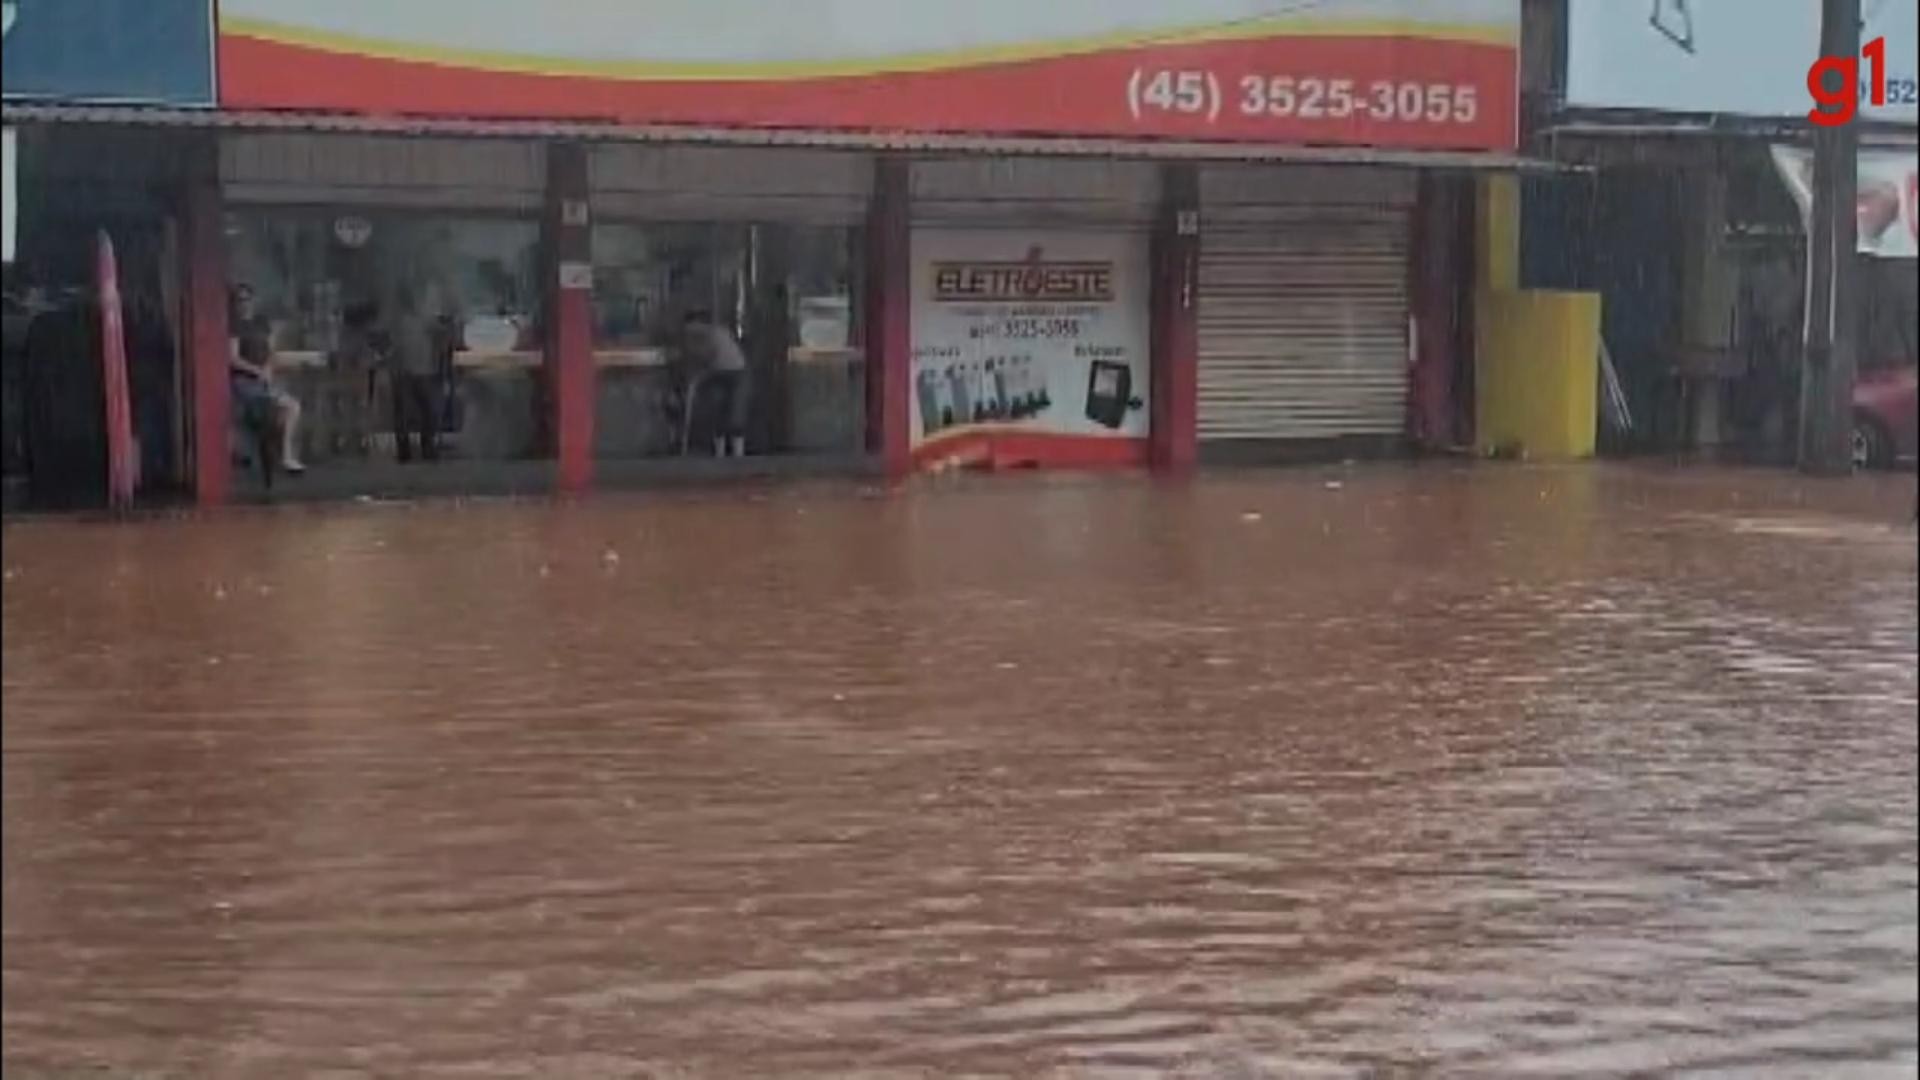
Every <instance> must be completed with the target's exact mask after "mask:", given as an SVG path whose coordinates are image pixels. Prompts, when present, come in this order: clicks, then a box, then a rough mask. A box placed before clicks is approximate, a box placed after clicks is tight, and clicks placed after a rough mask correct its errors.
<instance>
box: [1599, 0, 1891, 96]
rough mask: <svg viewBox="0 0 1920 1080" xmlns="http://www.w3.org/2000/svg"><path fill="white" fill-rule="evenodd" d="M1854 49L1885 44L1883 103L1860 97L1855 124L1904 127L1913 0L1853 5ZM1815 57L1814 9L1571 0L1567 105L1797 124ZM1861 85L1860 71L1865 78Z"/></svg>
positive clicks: (1805, 2) (1757, 2) (1788, 4)
mask: <svg viewBox="0 0 1920 1080" xmlns="http://www.w3.org/2000/svg"><path fill="white" fill-rule="evenodd" d="M1860 15H1861V28H1860V40H1861V41H1862V42H1867V41H1872V40H1873V39H1875V38H1885V39H1886V42H1887V54H1886V88H1885V91H1886V95H1885V96H1886V101H1885V103H1884V104H1879V105H1876V104H1874V103H1873V101H1872V100H1871V95H1870V94H1868V93H1867V91H1866V88H1865V87H1863V88H1862V93H1861V105H1860V116H1861V117H1862V118H1864V119H1867V120H1876V121H1883V122H1893V123H1904V124H1911V123H1914V122H1915V119H1916V117H1917V116H1920V113H1917V112H1916V100H1920V86H1917V85H1916V82H1915V70H1914V55H1915V42H1916V37H1920V34H1916V28H1920V4H1916V3H1915V2H1914V0H1861V4H1860ZM1819 56H1820V0H1643V2H1639V3H1627V2H1625V0H1570V3H1569V4H1568V6H1567V104H1568V105H1571V106H1574V107H1576V108H1594V109H1647V110H1658V111H1663V112H1680V113H1728V114H1731V115H1736V116H1754V117H1793V116H1805V115H1807V111H1808V110H1809V109H1811V108H1812V107H1813V99H1812V96H1811V95H1810V94H1809V92H1808V90H1807V70H1808V69H1809V68H1810V67H1812V66H1813V62H1814V61H1815V60H1817V59H1818V58H1819ZM1862 77H1863V79H1864V77H1865V73H1864V65H1863V74H1862Z"/></svg>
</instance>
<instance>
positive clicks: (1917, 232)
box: [1773, 146, 1920, 259]
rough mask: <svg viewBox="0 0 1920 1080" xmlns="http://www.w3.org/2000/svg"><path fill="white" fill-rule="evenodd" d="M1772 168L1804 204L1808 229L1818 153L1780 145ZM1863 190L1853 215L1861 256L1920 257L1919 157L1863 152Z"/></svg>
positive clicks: (1907, 153)
mask: <svg viewBox="0 0 1920 1080" xmlns="http://www.w3.org/2000/svg"><path fill="white" fill-rule="evenodd" d="M1773 164H1774V167H1775V168H1777V169H1779V170H1780V178H1781V179H1782V180H1784V181H1786V184H1787V190H1788V191H1789V192H1791V193H1792V194H1793V201H1794V202H1796V203H1798V204H1799V206H1800V220H1801V222H1802V223H1803V224H1804V223H1805V222H1806V221H1807V219H1808V217H1809V216H1811V215H1812V213H1813V152H1812V151H1810V150H1805V149H1802V148H1800V147H1796V146H1776V147H1774V148H1773ZM1859 185H1860V186H1859V189H1858V195H1857V197H1856V199H1855V203H1854V210H1855V217H1856V220H1857V221H1858V224H1859V236H1860V254H1862V255H1873V256H1877V257H1879V258H1882V259H1911V258H1914V257H1915V256H1916V255H1920V206H1917V205H1916V203H1920V153H1916V152H1915V151H1913V150H1861V151H1860V171H1859Z"/></svg>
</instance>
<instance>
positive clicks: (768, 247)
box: [593, 222, 865, 458]
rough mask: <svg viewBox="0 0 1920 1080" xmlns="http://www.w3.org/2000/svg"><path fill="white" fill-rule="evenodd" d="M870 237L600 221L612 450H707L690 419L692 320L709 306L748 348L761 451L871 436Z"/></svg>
mask: <svg viewBox="0 0 1920 1080" xmlns="http://www.w3.org/2000/svg"><path fill="white" fill-rule="evenodd" d="M859 239H860V234H859V232H858V231H857V230H855V229H850V228H843V227H833V226H799V225H785V224H739V223H730V222H729V223H713V222H707V223H681V222H673V223H665V222H663V223H652V224H640V223H606V224H599V225H596V226H595V227H594V230H593V262H594V290H593V332H594V347H595V351H596V354H597V358H598V361H599V364H600V386H601V403H600V414H599V423H598V425H597V428H598V432H599V435H598V440H599V452H600V454H601V456H603V457H616V458H631V457H657V456H671V455H675V454H678V453H680V452H681V447H682V446H683V445H686V446H687V447H689V449H691V448H694V447H706V446H708V445H709V440H707V439H706V438H704V437H701V436H700V435H699V434H697V433H694V432H692V431H691V430H689V431H688V432H686V434H687V436H688V437H687V438H686V439H684V440H683V439H682V438H681V435H682V432H681V431H680V428H681V427H683V426H686V425H687V424H688V421H687V419H686V417H687V415H688V414H687V413H686V412H685V410H684V405H685V400H684V396H683V395H684V392H685V390H686V386H684V385H682V383H683V382H684V381H685V380H686V379H687V377H688V371H687V370H686V369H685V368H684V367H683V366H682V365H681V363H680V362H681V360H682V357H683V351H682V350H683V346H684V342H685V328H684V324H685V320H686V317H687V316H688V315H689V314H691V313H694V312H705V313H707V314H709V315H711V316H713V319H714V321H715V324H716V325H718V326H720V327H722V328H723V329H724V330H725V331H726V332H727V333H729V334H732V335H733V336H734V337H735V339H736V340H737V341H738V342H739V343H740V345H741V349H742V351H743V352H744V353H745V355H746V359H747V363H748V372H749V383H750V391H749V397H750V401H751V407H750V408H749V409H748V410H747V412H748V414H749V418H748V422H747V427H748V434H747V441H748V443H749V445H750V446H751V447H752V448H753V452H755V453H777V452H787V451H809V452H849V453H850V452H857V451H858V450H859V449H860V447H861V446H862V445H863V443H864V431H865V428H864V424H865V389H864V387H865V384H864V378H865V368H864V365H863V361H862V355H861V327H860V315H861V312H860V305H859V294H860V288H859V277H860V265H861V263H860V259H859V250H860V248H859Z"/></svg>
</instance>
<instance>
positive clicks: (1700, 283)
mask: <svg viewBox="0 0 1920 1080" xmlns="http://www.w3.org/2000/svg"><path fill="white" fill-rule="evenodd" d="M1564 7H1565V10H1564V18H1565V22H1564V25H1563V27H1562V34H1563V37H1564V43H1565V47H1564V50H1563V52H1564V57H1565V62H1564V66H1563V69H1562V70H1561V71H1560V72H1559V78H1558V82H1557V85H1556V90H1557V96H1558V99H1559V100H1558V102H1557V109H1556V110H1555V115H1554V117H1553V118H1552V120H1551V121H1550V122H1549V123H1547V124H1545V125H1543V126H1542V127H1541V129H1540V130H1539V132H1538V133H1537V134H1538V138H1539V139H1540V140H1541V149H1542V151H1543V152H1549V153H1551V154H1553V155H1554V156H1556V157H1558V158H1560V159H1562V160H1564V161H1568V162H1573V163H1577V164H1579V165H1581V166H1583V167H1585V168H1587V169H1588V170H1590V171H1589V172H1587V173H1586V174H1585V175H1584V176H1581V177H1578V178H1572V179H1569V178H1565V177H1560V178H1553V179H1542V180H1538V181H1533V182H1530V183H1529V190H1528V191H1527V199H1526V202H1527V206H1526V227H1525V236H1526V249H1527V250H1526V259H1525V262H1526V263H1527V267H1526V276H1527V277H1528V278H1529V279H1530V280H1531V282H1532V283H1533V284H1536V285H1540V286H1546V287H1562V288H1592V289H1597V290H1599V291H1601V292H1603V293H1604V294H1605V298H1606V327H1605V338H1606V343H1607V346H1608V352H1609V355H1610V357H1611V359H1612V362H1613V364H1614V366H1615V368H1616V369H1617V374H1618V380H1619V383H1620V386H1621V388H1622V400H1623V401H1624V403H1625V407H1624V409H1623V410H1621V415H1618V416H1616V418H1615V423H1614V425H1613V431H1612V435H1611V440H1610V441H1611V443H1612V446H1613V447H1614V448H1616V449H1617V450H1619V451H1621V452H1628V453H1631V452H1636V451H1649V450H1658V451H1663V452H1664V451H1672V450H1698V451H1702V452H1706V453H1721V452H1724V453H1729V454H1734V455H1739V456H1743V457H1753V458H1758V459H1762V460H1774V461H1784V460H1791V459H1792V457H1793V456H1794V448H1795V445H1796V442H1797V437H1796V432H1795V428H1796V425H1797V418H1798V405H1799V396H1800V390H1801V385H1800V384H1801V367H1802V348H1801V342H1802V340H1803V337H1804V329H1805V328H1804V325H1803V323H1804V310H1805V309H1804V300H1805V295H1806V289H1807V286H1806V261H1807V253H1806V230H1805V215H1806V213H1807V211H1808V209H1809V206H1808V203H1809V200H1810V197H1809V193H1808V187H1807V183H1806V175H1807V172H1808V169H1809V167H1810V160H1811V158H1810V145H1811V133H1812V130H1813V128H1812V126H1811V125H1810V124H1809V123H1808V121H1807V119H1806V117H1807V112H1808V111H1809V109H1810V108H1811V107H1812V106H1813V102H1812V99H1811V98H1810V96H1809V94H1808V91H1807V81H1806V72H1807V70H1808V68H1809V67H1810V66H1811V65H1812V63H1813V61H1814V59H1815V58H1816V56H1817V54H1818V50H1819V5H1818V4H1812V3H1802V2H1800V0H1765V2H1764V3H1756V2H1753V0H1696V2H1694V3H1691V4H1674V3H1662V4H1656V5H1655V10H1654V12H1653V16H1654V17H1653V18H1652V19H1651V20H1649V19H1648V17H1647V13H1646V12H1645V11H1638V12H1635V11H1628V10H1625V9H1624V8H1623V7H1622V6H1621V5H1617V4H1612V3H1608V2H1606V0H1568V2H1567V3H1566V4H1565V6H1564ZM1865 17H1866V21H1865V23H1864V25H1863V30H1862V40H1863V41H1871V40H1874V39H1876V38H1879V39H1883V40H1884V41H1885V43H1886V44H1885V58H1886V65H1885V67H1886V70H1885V80H1886V86H1885V88H1884V89H1885V91H1886V93H1885V101H1884V103H1879V104H1876V103H1875V101H1874V100H1873V97H1874V95H1873V94H1872V93H1871V92H1870V91H1868V92H1866V93H1865V98H1864V100H1863V102H1862V105H1861V108H1860V111H1859V115H1858V116H1857V118H1856V121H1855V122H1856V123H1858V124H1859V125H1860V131H1859V137H1860V145H1861V151H1860V160H1859V164H1858V168H1859V175H1860V193H1861V200H1862V201H1861V209H1860V218H1859V221H1860V246H1859V253H1858V256H1857V259H1856V263H1855V267H1854V273H1853V275H1852V280H1853V283H1854V286H1855V295H1853V296H1851V297H1849V298H1848V301H1847V305H1846V306H1847V307H1849V308H1851V310H1852V311H1853V313H1854V316H1855V318H1856V319H1857V325H1856V327H1855V329H1854V337H1855V340H1856V341H1858V342H1859V358H1858V359H1859V364H1860V367H1861V371H1862V372H1863V374H1870V373H1872V372H1874V371H1876V370H1877V369H1885V368H1906V369H1911V368H1912V367H1913V365H1914V364H1915V360H1916V356H1915V341H1914V331H1913V327H1914V325H1915V319H1916V310H1915V300H1914V297H1915V294H1916V291H1917V287H1916V280H1915V274H1914V271H1915V266H1916V261H1915V259H1914V241H1913V237H1914V236H1915V233H1916V213H1917V210H1920V208H1916V205H1915V196H1914V184H1913V177H1914V175H1915V164H1916V160H1920V155H1917V153H1916V129H1915V123H1916V112H1915V104H1914V90H1913V87H1914V85H1915V82H1914V77H1915V55H1916V37H1917V36H1920V35H1916V23H1917V22H1920V14H1917V10H1916V8H1915V6H1914V5H1912V4H1883V5H1867V6H1866V16H1865Z"/></svg>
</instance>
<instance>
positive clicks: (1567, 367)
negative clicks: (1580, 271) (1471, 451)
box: [1474, 289, 1600, 460]
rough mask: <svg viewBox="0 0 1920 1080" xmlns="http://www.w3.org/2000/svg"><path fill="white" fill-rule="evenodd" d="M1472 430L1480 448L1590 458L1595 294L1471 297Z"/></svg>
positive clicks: (1596, 346)
mask: <svg viewBox="0 0 1920 1080" xmlns="http://www.w3.org/2000/svg"><path fill="white" fill-rule="evenodd" d="M1478 300H1479V302H1478V316H1479V318H1478V324H1477V327H1476V333H1477V337H1478V341H1479V357H1478V364H1477V366H1476V368H1475V371H1474V381H1475V387H1476V390H1477V397H1476V401H1475V425H1474V427H1475V431H1476V433H1477V439H1478V442H1479V447H1480V450H1481V451H1482V452H1483V453H1511V452H1518V453H1520V454H1524V455H1525V456H1526V457H1528V458H1535V459H1549V460H1567V459H1579V458H1590V457H1592V456H1593V451H1594V440H1595V437H1596V435H1597V434H1598V429H1599V413H1598V409H1599V374H1600V370H1599V363H1600V355H1599V354H1600V294H1598V293H1588V292H1548V291H1545V290H1535V289H1526V290H1519V289H1492V290H1487V291H1484V292H1482V293H1481V294H1480V296H1479V298H1478Z"/></svg>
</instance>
